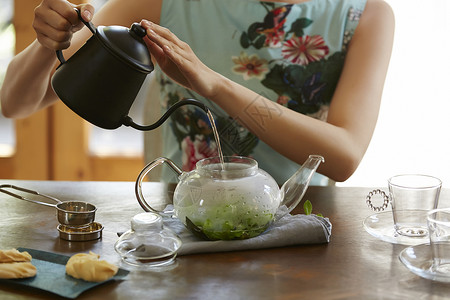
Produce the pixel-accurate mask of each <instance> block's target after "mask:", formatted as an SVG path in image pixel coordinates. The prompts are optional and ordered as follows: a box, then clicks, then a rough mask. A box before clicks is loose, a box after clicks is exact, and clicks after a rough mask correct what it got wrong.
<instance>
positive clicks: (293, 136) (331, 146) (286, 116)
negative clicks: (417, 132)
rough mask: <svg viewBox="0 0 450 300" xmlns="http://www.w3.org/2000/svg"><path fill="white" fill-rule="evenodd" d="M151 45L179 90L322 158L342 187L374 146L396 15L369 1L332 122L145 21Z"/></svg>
mask: <svg viewBox="0 0 450 300" xmlns="http://www.w3.org/2000/svg"><path fill="white" fill-rule="evenodd" d="M142 24H143V26H144V27H146V28H147V33H148V40H147V45H148V47H149V49H150V51H151V53H152V55H153V56H154V57H155V59H156V60H157V62H158V64H159V65H160V67H161V68H162V69H163V70H164V71H165V72H166V73H167V75H169V76H171V77H172V78H173V79H174V80H176V81H178V82H179V83H180V84H182V85H184V86H186V87H188V88H190V89H192V90H194V91H196V92H197V93H199V94H200V95H202V96H204V97H206V98H208V99H210V100H212V101H214V102H215V103H216V104H218V105H219V106H220V107H221V108H222V109H224V110H225V111H226V112H227V113H228V114H229V115H230V116H231V117H233V118H235V119H236V120H238V121H239V122H241V123H242V124H243V125H245V126H246V127H247V128H248V129H249V130H250V131H252V132H253V133H254V134H256V135H257V136H258V137H259V138H260V139H261V140H263V141H264V142H265V143H267V144H268V145H270V146H271V147H272V148H273V149H275V150H276V151H278V152H279V153H281V154H282V155H284V156H286V157H288V158H289V159H291V160H293V161H295V162H297V163H300V164H301V163H303V162H304V161H305V160H306V158H307V157H308V155H309V154H320V155H323V156H324V157H325V161H326V163H325V164H323V165H322V166H321V167H320V172H321V173H322V174H324V175H326V176H328V177H330V178H331V179H333V180H336V181H344V180H346V179H347V178H348V177H350V176H351V174H353V172H354V171H355V170H356V168H357V166H358V165H359V163H360V161H361V159H362V157H363V156H364V153H365V151H366V149H367V147H368V145H369V142H370V140H371V137H372V134H373V131H374V128H375V125H376V121H377V117H378V111H379V106H380V102H381V95H382V91H383V85H384V80H385V77H386V72H387V68H388V64H389V60H390V55H391V50H392V43H393V32H394V17H393V13H392V10H391V8H390V7H389V6H388V5H387V4H386V3H385V2H383V1H381V0H369V1H368V3H367V5H366V9H365V10H364V12H363V14H362V16H361V19H360V22H359V25H358V27H357V29H356V31H355V34H354V36H353V39H352V41H351V44H350V45H349V50H348V54H347V57H346V61H345V65H344V69H343V72H342V74H341V77H340V80H339V83H338V85H337V88H336V91H335V94H334V96H333V99H332V101H331V106H330V109H329V112H328V120H327V122H322V121H319V120H316V119H313V118H311V117H308V116H306V115H302V114H300V113H297V112H295V111H293V110H290V109H288V108H285V107H283V106H281V105H278V104H276V103H275V102H273V101H271V100H269V99H266V98H264V97H263V96H261V95H259V94H257V93H255V92H254V91H251V90H249V89H247V88H245V87H243V86H241V85H239V84H237V83H235V82H232V81H230V80H228V79H226V78H224V77H222V76H221V75H219V74H218V73H216V72H214V71H212V70H211V69H209V68H208V67H206V66H205V65H204V64H203V63H202V62H201V61H200V60H199V59H198V58H197V57H196V56H195V54H194V53H193V52H192V50H191V49H190V47H189V46H188V45H187V44H186V43H184V42H182V41H180V40H179V39H178V38H177V37H175V36H174V35H173V34H172V33H171V32H170V31H169V30H167V29H166V28H162V27H160V26H158V25H155V24H151V23H148V22H145V21H143V22H142Z"/></svg>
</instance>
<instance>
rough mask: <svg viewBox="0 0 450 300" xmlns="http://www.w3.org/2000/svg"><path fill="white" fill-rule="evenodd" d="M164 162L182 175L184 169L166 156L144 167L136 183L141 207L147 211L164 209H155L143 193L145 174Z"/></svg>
mask: <svg viewBox="0 0 450 300" xmlns="http://www.w3.org/2000/svg"><path fill="white" fill-rule="evenodd" d="M163 163H166V164H168V165H169V167H170V168H171V169H172V170H173V171H174V172H175V173H177V174H178V176H180V175H181V174H182V173H183V171H182V170H181V169H180V168H178V166H177V165H176V164H175V163H174V162H173V161H172V160H170V159H168V158H165V157H159V158H157V159H155V160H154V161H152V162H150V163H148V164H147V165H146V166H145V167H144V169H142V171H141V173H139V176H138V178H137V179H136V184H135V188H134V191H135V194H136V198H137V200H138V202H139V204H140V205H141V207H142V208H143V209H144V210H145V211H146V212H155V213H160V212H162V211H159V210H157V209H154V208H153V207H151V206H150V205H149V204H148V203H147V201H146V200H145V198H144V195H143V193H142V181H143V179H144V177H145V175H147V174H148V172H150V171H151V170H153V169H154V168H155V167H157V166H159V165H162V164H163Z"/></svg>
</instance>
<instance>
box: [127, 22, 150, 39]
mask: <svg viewBox="0 0 450 300" xmlns="http://www.w3.org/2000/svg"><path fill="white" fill-rule="evenodd" d="M130 33H132V34H133V33H134V34H135V35H137V36H138V37H140V38H143V37H144V36H146V35H147V31H146V30H145V28H144V27H142V26H141V25H139V24H138V23H133V24H132V25H131V28H130Z"/></svg>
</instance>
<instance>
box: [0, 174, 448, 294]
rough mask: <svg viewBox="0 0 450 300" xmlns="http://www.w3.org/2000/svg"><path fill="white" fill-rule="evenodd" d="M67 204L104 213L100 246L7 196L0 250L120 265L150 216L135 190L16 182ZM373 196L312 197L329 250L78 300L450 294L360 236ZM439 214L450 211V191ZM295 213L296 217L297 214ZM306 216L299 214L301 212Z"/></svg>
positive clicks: (192, 272) (215, 260) (174, 269)
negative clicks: (124, 245)
mask: <svg viewBox="0 0 450 300" xmlns="http://www.w3.org/2000/svg"><path fill="white" fill-rule="evenodd" d="M1 183H8V184H15V185H18V186H22V187H26V188H29V189H35V190H38V191H39V192H41V193H43V194H48V195H52V196H55V197H57V198H60V199H61V200H64V201H67V200H81V201H88V202H91V203H93V204H95V205H96V206H97V208H98V211H97V215H96V220H97V221H98V222H100V223H101V224H103V225H104V226H105V229H104V231H103V237H102V239H100V240H96V241H89V242H68V241H64V240H61V239H60V238H59V233H58V232H57V230H56V226H57V224H58V222H57V220H56V216H55V211H54V209H53V208H49V207H45V206H42V205H37V204H33V203H28V202H25V201H20V200H18V199H15V198H12V197H10V196H7V195H5V194H3V193H0V205H1V210H0V226H1V230H2V232H1V234H0V248H2V249H7V248H11V247H26V248H33V249H38V250H44V251H50V252H55V253H60V254H66V255H72V254H74V253H79V252H88V251H93V252H95V253H98V254H100V255H101V258H103V259H106V260H108V261H111V262H119V260H120V259H119V257H118V255H117V254H116V253H115V251H114V248H113V245H114V243H115V241H116V240H117V232H119V231H124V230H127V229H128V228H129V222H130V218H131V217H132V216H134V215H135V214H137V213H140V212H142V211H143V210H142V209H141V207H140V206H139V204H138V202H137V201H136V198H135V196H134V183H133V182H58V181H53V182H50V181H12V180H3V181H0V184H1ZM370 189H371V188H339V187H310V188H309V189H308V191H307V194H306V196H305V198H304V199H309V200H310V201H311V202H312V203H313V212H316V213H317V212H320V213H322V214H323V215H324V216H327V217H329V218H330V220H331V222H332V224H333V230H332V236H331V241H330V243H329V244H320V245H304V246H295V247H285V248H276V249H263V250H254V251H253V250H252V251H239V252H228V253H214V254H197V255H187V256H180V257H177V259H176V263H175V264H174V265H172V266H171V267H169V268H163V269H160V270H154V271H149V272H131V273H130V274H129V275H128V277H127V278H126V279H125V280H123V281H113V282H109V283H106V284H104V285H101V286H99V287H97V288H94V289H91V290H89V291H87V292H85V293H83V294H82V295H81V296H80V297H79V299H226V300H229V299H441V298H442V299H444V298H447V297H450V284H444V283H438V282H433V281H430V280H426V279H422V278H420V277H418V276H416V275H414V274H413V273H411V272H410V271H409V270H408V269H407V268H406V267H405V266H403V264H402V263H401V262H400V261H399V259H398V254H399V253H400V251H401V250H402V249H404V248H405V246H402V245H394V244H390V243H387V242H383V241H380V240H378V239H376V238H374V237H372V236H371V235H369V234H368V233H367V232H366V231H365V230H364V228H363V224H362V222H363V220H364V219H365V218H366V217H367V216H369V215H371V214H372V212H371V211H370V210H369V209H368V208H367V206H366V204H365V196H366V194H367V192H368V191H369V190H370ZM144 190H145V191H146V192H147V193H149V192H150V191H151V193H152V195H154V197H155V198H154V199H161V198H163V199H167V197H166V194H167V193H166V190H167V186H166V185H163V184H159V183H145V186H144ZM439 206H440V207H444V206H450V190H449V189H444V190H443V191H442V193H441V200H440V205H439ZM294 212H295V211H294ZM297 212H300V210H297ZM0 299H58V297H56V296H55V295H53V294H50V293H48V292H42V291H39V290H32V289H18V288H17V287H14V286H8V285H5V284H0Z"/></svg>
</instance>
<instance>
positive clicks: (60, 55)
mask: <svg viewBox="0 0 450 300" xmlns="http://www.w3.org/2000/svg"><path fill="white" fill-rule="evenodd" d="M74 9H75V11H76V12H77V14H78V18H79V19H80V20H81V22H83V24H84V25H86V27H87V28H89V30H90V31H91V32H92V34H95V33H96V32H97V28H95V26H94V25H93V24H92V23H91V22H86V21H85V20H84V19H83V18H82V17H81V11H80V10H79V9H78V8H74ZM56 57H57V58H58V60H59V62H60V63H61V64H60V65H59V66H58V68H59V67H60V66H61V65H62V64H64V63H65V62H66V59H65V58H64V55H63V53H62V50H56Z"/></svg>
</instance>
